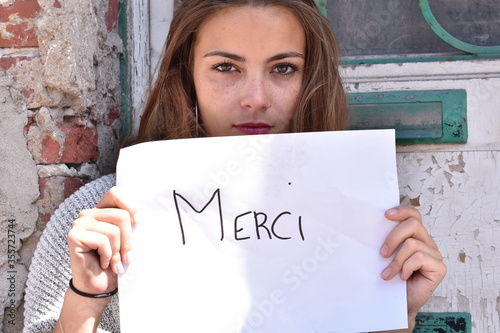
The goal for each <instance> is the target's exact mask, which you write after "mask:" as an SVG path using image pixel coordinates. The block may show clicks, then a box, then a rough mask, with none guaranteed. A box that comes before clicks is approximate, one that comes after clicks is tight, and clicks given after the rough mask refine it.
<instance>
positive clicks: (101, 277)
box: [68, 187, 136, 294]
mask: <svg viewBox="0 0 500 333" xmlns="http://www.w3.org/2000/svg"><path fill="white" fill-rule="evenodd" d="M135 213H136V209H135V208H134V206H132V205H131V204H130V203H129V202H128V201H127V199H126V197H125V195H124V194H123V193H120V190H119V188H117V187H113V188H112V189H110V190H109V191H108V192H107V193H106V194H105V195H104V196H103V198H102V199H101V201H100V202H99V203H98V204H97V206H96V207H95V208H93V209H88V210H84V211H82V212H81V213H80V214H79V215H78V219H76V220H75V221H74V222H73V228H72V229H71V231H70V232H69V234H68V245H69V251H70V259H71V270H72V275H73V284H74V286H75V287H76V288H77V289H79V290H81V291H84V292H86V293H89V294H102V293H106V292H110V291H112V290H114V289H116V287H117V284H118V282H117V274H119V273H121V272H122V271H123V264H127V263H129V262H130V260H131V249H132V244H131V234H132V227H133V226H134V224H135V222H134V219H133V216H134V214H135Z"/></svg>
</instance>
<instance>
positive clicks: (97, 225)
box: [68, 217, 123, 274]
mask: <svg viewBox="0 0 500 333" xmlns="http://www.w3.org/2000/svg"><path fill="white" fill-rule="evenodd" d="M71 232H72V237H75V238H74V240H75V241H76V242H75V244H76V246H77V250H80V251H81V252H82V253H87V252H90V251H92V250H95V251H97V253H98V255H99V261H100V265H101V268H103V269H107V268H108V267H109V266H111V270H112V271H113V272H115V273H116V274H119V273H121V272H122V271H123V265H122V263H121V254H120V251H121V238H122V237H121V229H120V228H119V227H118V226H116V225H114V224H111V223H107V222H100V221H96V220H94V219H93V218H90V217H84V218H80V219H77V220H75V222H73V229H72V230H71ZM68 241H69V240H68Z"/></svg>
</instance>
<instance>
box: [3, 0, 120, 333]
mask: <svg viewBox="0 0 500 333" xmlns="http://www.w3.org/2000/svg"><path fill="white" fill-rule="evenodd" d="M117 20H118V0H108V1H99V0H80V1H65V0H38V1H37V0H3V1H2V0H0V291H1V293H0V309H1V310H2V311H0V331H1V332H6V333H8V332H20V331H21V330H22V322H23V307H22V300H23V296H24V294H23V292H24V285H25V281H26V277H27V270H28V268H29V265H30V261H31V257H32V255H33V251H34V249H35V247H36V244H37V242H38V239H39V237H40V234H41V232H42V231H43V229H44V227H45V224H46V222H47V221H48V219H49V218H50V216H51V215H52V213H53V212H54V210H55V209H56V208H57V207H58V205H59V204H60V202H61V201H62V200H64V199H65V198H66V197H68V196H69V195H70V194H71V193H73V192H74V191H75V190H76V189H77V188H78V187H80V186H81V185H83V184H85V183H86V182H89V181H91V180H93V179H95V178H97V177H99V176H100V175H102V174H107V173H110V172H112V171H113V169H114V164H115V160H116V157H117V151H118V131H119V127H120V121H119V117H120V103H119V101H120V87H119V79H120V73H119V56H120V52H121V51H122V43H121V40H120V39H119V36H118V32H117Z"/></svg>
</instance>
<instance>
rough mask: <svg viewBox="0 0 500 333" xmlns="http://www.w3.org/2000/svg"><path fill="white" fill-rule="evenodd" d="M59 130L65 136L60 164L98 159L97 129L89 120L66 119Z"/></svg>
mask: <svg viewBox="0 0 500 333" xmlns="http://www.w3.org/2000/svg"><path fill="white" fill-rule="evenodd" d="M59 128H60V129H61V130H62V131H63V132H64V133H65V134H66V137H65V140H64V152H63V154H62V156H61V160H60V163H85V162H95V161H97V160H98V159H99V148H98V146H97V144H98V135H97V129H96V127H95V125H94V124H93V123H92V122H91V121H90V120H88V119H85V118H78V117H67V118H65V121H64V123H63V124H62V125H61V126H59Z"/></svg>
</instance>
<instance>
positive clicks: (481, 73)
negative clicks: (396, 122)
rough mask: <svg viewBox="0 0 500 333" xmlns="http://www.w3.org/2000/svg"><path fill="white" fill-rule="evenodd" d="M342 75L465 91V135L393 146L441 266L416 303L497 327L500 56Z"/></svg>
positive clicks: (380, 85) (382, 85)
mask: <svg viewBox="0 0 500 333" xmlns="http://www.w3.org/2000/svg"><path fill="white" fill-rule="evenodd" d="M344 77H345V81H346V87H347V89H348V90H349V91H352V92H368V91H390V90H433V89H436V90H438V89H465V90H466V91H467V122H468V127H469V140H468V142H467V143H466V144H453V145H451V144H442V145H415V146H399V147H398V154H397V155H398V156H397V161H398V174H399V183H400V194H401V199H402V203H403V204H407V205H410V206H415V207H416V208H417V209H419V210H420V212H421V213H422V215H423V221H424V224H425V225H426V227H427V229H428V230H429V232H430V234H431V236H432V237H433V238H434V240H435V241H436V243H437V244H438V246H439V249H440V251H441V252H442V254H443V256H444V257H445V263H446V265H447V267H448V273H447V276H446V277H445V279H444V281H443V283H442V284H441V285H440V286H439V287H438V288H437V290H436V291H435V293H434V296H433V297H432V298H431V299H430V301H429V302H428V303H427V304H426V305H425V307H424V308H423V309H422V310H423V311H430V312H468V313H471V316H472V330H473V332H475V333H492V332H500V252H499V251H500V165H499V163H498V162H499V161H500V95H499V94H498V92H499V91H500V61H499V60H490V61H461V62H445V63H440V62H436V63H416V64H415V63H414V64H386V65H373V66H356V67H346V68H344Z"/></svg>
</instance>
